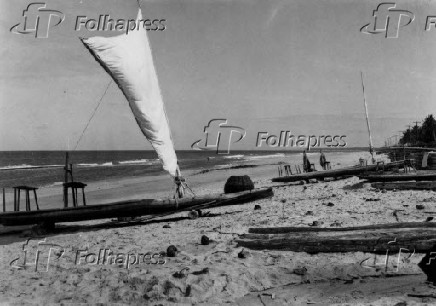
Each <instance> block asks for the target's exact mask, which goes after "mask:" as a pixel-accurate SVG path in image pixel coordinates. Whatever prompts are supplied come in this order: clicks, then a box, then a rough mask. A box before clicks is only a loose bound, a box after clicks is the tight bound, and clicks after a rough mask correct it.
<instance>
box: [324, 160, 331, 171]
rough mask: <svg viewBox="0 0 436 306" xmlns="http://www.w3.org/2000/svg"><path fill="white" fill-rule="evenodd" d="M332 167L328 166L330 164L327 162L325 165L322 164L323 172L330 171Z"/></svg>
mask: <svg viewBox="0 0 436 306" xmlns="http://www.w3.org/2000/svg"><path fill="white" fill-rule="evenodd" d="M331 168H332V167H331V166H330V162H329V161H326V162H325V163H324V170H330V169H331Z"/></svg>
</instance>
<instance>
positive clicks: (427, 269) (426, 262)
mask: <svg viewBox="0 0 436 306" xmlns="http://www.w3.org/2000/svg"><path fill="white" fill-rule="evenodd" d="M418 266H419V267H420V268H421V270H422V272H424V273H425V274H426V275H427V281H428V282H431V283H433V285H436V245H435V246H434V247H433V248H432V249H431V250H430V252H427V253H426V254H425V256H424V257H423V258H422V260H421V262H420V263H419V264H418Z"/></svg>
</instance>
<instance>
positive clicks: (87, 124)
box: [73, 79, 112, 151]
mask: <svg viewBox="0 0 436 306" xmlns="http://www.w3.org/2000/svg"><path fill="white" fill-rule="evenodd" d="M111 84H112V79H110V81H109V83H108V84H107V86H106V89H105V91H104V93H103V95H102V96H101V98H100V100H99V101H98V104H97V106H96V107H95V109H94V112H93V113H92V115H91V117H90V118H89V120H88V122H87V123H86V126H85V128H84V129H83V131H82V134H81V135H80V137H79V140H77V143H76V145H75V146H74V149H73V151H75V150H76V149H77V146H78V145H79V142H80V140H82V137H83V135H84V134H85V131H86V129H87V128H88V126H89V124H90V123H91V120H92V118H94V116H95V114H96V113H97V110H98V108H99V107H100V104H101V102H102V101H103V98H104V96H105V95H106V93H107V91H108V89H109V86H110V85H111Z"/></svg>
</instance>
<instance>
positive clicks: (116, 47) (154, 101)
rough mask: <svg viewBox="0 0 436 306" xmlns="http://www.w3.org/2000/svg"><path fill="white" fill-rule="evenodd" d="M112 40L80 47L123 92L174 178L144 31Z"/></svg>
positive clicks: (168, 136) (170, 143) (100, 39)
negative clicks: (88, 53) (86, 49)
mask: <svg viewBox="0 0 436 306" xmlns="http://www.w3.org/2000/svg"><path fill="white" fill-rule="evenodd" d="M139 20H142V14H141V9H139V11H138V16H137V20H136V24H137V25H139V28H137V29H135V30H132V31H129V33H128V34H125V35H119V36H114V37H91V38H86V39H82V42H83V44H84V45H85V46H86V47H87V48H88V50H90V52H91V53H92V55H93V56H94V57H95V58H96V60H97V61H98V62H100V64H101V65H102V66H103V68H104V69H105V70H106V71H107V72H108V73H109V74H110V75H111V76H112V78H113V79H114V81H115V82H116V83H117V84H118V86H119V87H120V89H121V90H122V92H123V93H124V95H125V97H126V99H127V101H128V102H129V105H130V108H131V109H132V112H133V114H134V116H135V119H136V122H137V123H138V125H139V127H140V129H141V131H142V133H143V134H144V135H145V137H146V138H147V139H148V140H149V141H150V143H151V144H152V146H153V148H154V149H155V150H156V152H157V154H158V156H159V159H160V160H161V162H162V165H163V168H164V169H165V170H166V171H168V172H169V173H170V174H171V175H172V176H177V175H178V173H177V171H178V166H177V157H176V153H175V151H174V145H173V141H172V138H171V131H170V128H169V124H168V119H167V116H166V113H165V106H164V104H163V99H162V95H161V92H160V88H159V83H158V79H157V74H156V70H155V68H154V64H153V57H152V54H151V48H150V44H149V41H148V37H147V32H146V30H145V29H144V28H143V27H142V26H141V24H142V22H139Z"/></svg>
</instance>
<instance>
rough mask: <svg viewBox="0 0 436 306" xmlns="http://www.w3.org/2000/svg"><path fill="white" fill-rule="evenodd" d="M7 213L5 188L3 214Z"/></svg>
mask: <svg viewBox="0 0 436 306" xmlns="http://www.w3.org/2000/svg"><path fill="white" fill-rule="evenodd" d="M5 211H6V196H5V189H4V188H3V212H5Z"/></svg>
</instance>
